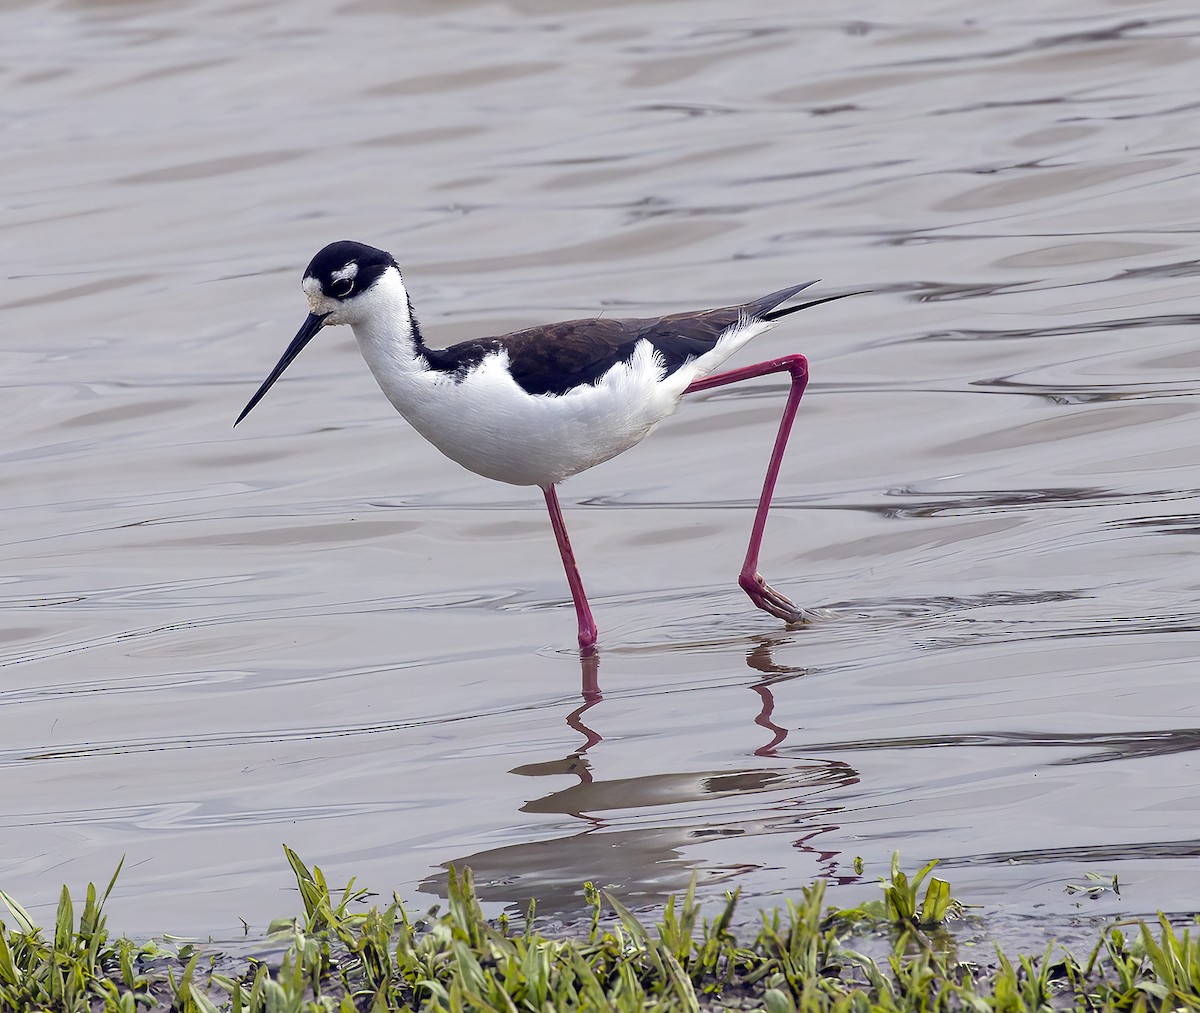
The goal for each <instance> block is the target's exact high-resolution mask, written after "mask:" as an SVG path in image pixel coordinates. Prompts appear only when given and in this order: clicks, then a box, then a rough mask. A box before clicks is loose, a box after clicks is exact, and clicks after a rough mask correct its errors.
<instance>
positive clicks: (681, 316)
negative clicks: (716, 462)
mask: <svg viewBox="0 0 1200 1013" xmlns="http://www.w3.org/2000/svg"><path fill="white" fill-rule="evenodd" d="M812 284H813V282H811V281H810V282H805V283H804V284H803V285H793V286H792V287H791V288H785V289H781V290H780V291H778V292H772V293H771V294H770V295H766V296H763V297H762V298H761V299H756V300H754V301H753V302H748V303H744V304H743V305H741V306H725V307H722V308H720V309H713V310H699V311H692V312H688V313H675V314H672V315H671V316H666V317H648V318H645V319H636V320H620V319H609V318H606V317H592V318H589V319H586V320H564V321H562V322H561V323H555V324H544V325H542V326H540V327H529V328H527V329H525V330H520V331H513V332H512V333H511V334H503V335H500V336H498V337H493V338H473V339H471V340H470V341H463V342H460V343H459V344H457V345H451V346H450V347H449V348H443V349H435V348H424V347H423V348H422V351H423V352H424V354H425V357H426V358H427V359H428V360H429V364H430V365H431V366H432V367H433V368H434V369H437V370H441V371H443V372H447V373H459V374H463V375H465V374H466V373H467V372H468V371H469V370H470V369H471V368H472V367H473V366H476V365H478V364H479V363H480V362H481V361H482V360H483V359H484V358H486V357H487V356H488V355H491V354H493V353H495V352H498V351H500V350H502V349H503V350H505V351H507V352H508V362H509V369H510V370H511V372H512V375H513V379H514V380H516V381H517V383H518V384H519V385H520V386H521V388H522V389H523V390H525V391H526V392H527V393H529V394H564V393H566V392H567V391H568V390H570V389H571V388H572V387H578V386H582V385H584V384H589V383H594V382H595V381H597V380H598V379H600V377H602V376H603V375H604V374H605V373H607V372H608V371H609V370H610V369H612V367H613V366H615V365H616V364H617V363H618V362H623V361H625V360H627V359H629V358H630V356H632V355H633V350H634V348H635V347H636V346H637V344H638V342H639V341H649V342H650V344H651V345H652V346H653V347H654V349H655V350H656V351H657V352H658V354H659V355H660V356H661V357H662V361H663V364H664V365H665V366H666V370H667V373H668V374H670V373H674V372H675V370H677V369H679V367H680V366H682V365H683V364H684V363H685V362H688V361H690V360H691V359H695V358H697V357H699V356H701V355H703V354H704V353H705V352H708V351H710V350H711V349H712V347H713V346H714V345H715V344H716V343H717V339H718V338H719V337H720V336H721V335H722V334H724V333H725V331H727V330H728V329H729V328H730V327H732V326H733V325H734V324H736V323H737V322H738V320H739V319H745V320H747V321H754V320H774V319H777V318H778V317H780V316H784V315H785V314H787V313H793V312H795V311H796V310H800V309H804V308H805V307H807V306H815V305H816V304H817V303H818V302H827V301H828V299H820V300H816V301H815V302H811V303H805V304H804V305H802V306H794V307H790V308H788V309H786V310H779V311H776V312H774V313H772V312H771V311H772V310H774V309H775V307H776V306H778V305H779V304H780V303H782V302H784V301H786V300H787V299H790V298H791V297H792V296H794V295H795V294H796V293H797V292H799V291H800V290H801V289H804V288H807V287H808V286H809V285H812ZM829 298H838V297H837V296H832V297H829Z"/></svg>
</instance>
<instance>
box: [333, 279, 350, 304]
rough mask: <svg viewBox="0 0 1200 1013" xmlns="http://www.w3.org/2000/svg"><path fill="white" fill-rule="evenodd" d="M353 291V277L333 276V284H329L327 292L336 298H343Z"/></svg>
mask: <svg viewBox="0 0 1200 1013" xmlns="http://www.w3.org/2000/svg"><path fill="white" fill-rule="evenodd" d="M353 291H354V279H353V278H335V279H334V281H333V284H332V285H330V286H329V294H330V295H332V296H335V297H336V298H338V299H344V298H345V297H346V296H348V295H349V294H350V293H351V292H353Z"/></svg>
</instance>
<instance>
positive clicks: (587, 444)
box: [360, 323, 767, 487]
mask: <svg viewBox="0 0 1200 1013" xmlns="http://www.w3.org/2000/svg"><path fill="white" fill-rule="evenodd" d="M766 327H767V325H766V324H762V323H755V324H751V325H748V326H739V327H734V328H731V329H730V331H729V332H728V333H727V334H726V335H725V336H724V337H722V338H721V340H720V341H719V342H718V343H717V345H716V347H714V348H713V350H712V351H711V352H708V353H707V354H705V355H703V356H701V357H700V358H698V359H695V360H693V361H692V362H689V363H687V364H685V365H684V366H683V367H681V368H680V369H678V370H676V371H675V372H674V373H672V374H671V375H670V376H664V373H665V370H664V368H663V366H662V363H661V360H660V359H659V358H658V356H657V354H656V353H655V352H654V349H653V347H652V346H651V345H650V343H649V342H645V341H643V342H641V343H640V344H639V345H638V346H637V348H636V349H635V351H634V354H633V357H632V358H631V359H630V360H629V361H628V362H625V363H618V364H617V365H615V366H613V368H612V369H610V370H609V371H608V372H607V373H605V374H604V376H603V377H601V378H600V380H598V381H597V382H596V383H595V384H589V385H587V386H584V387H578V388H576V389H575V390H572V391H570V392H568V393H566V394H559V395H555V394H536V395H534V394H528V393H526V392H525V391H524V390H522V389H521V387H520V386H518V384H517V383H516V381H514V380H513V378H512V376H511V375H510V374H509V373H508V370H507V368H506V365H507V363H506V359H505V357H504V356H503V355H495V356H490V357H488V358H487V359H485V360H484V361H483V362H481V363H480V364H479V366H478V367H476V368H475V369H474V370H472V371H471V372H470V373H469V374H468V375H467V376H465V377H461V378H458V377H455V376H452V375H449V374H445V373H438V372H435V371H431V370H413V369H412V368H411V366H409V367H408V368H403V367H404V366H406V365H408V364H407V363H398V362H397V360H395V359H393V358H392V357H390V356H388V357H386V358H378V357H376V356H375V355H372V354H371V351H372V349H370V348H369V347H368V346H367V345H365V344H363V343H362V342H360V345H362V349H363V355H364V358H366V359H367V363H368V365H370V367H371V370H372V372H373V373H374V374H375V378H376V380H378V382H379V385H380V387H381V388H383V391H384V393H385V394H387V396H388V399H389V400H390V401H391V402H392V404H393V405H394V406H395V408H396V410H397V411H398V412H400V414H401V415H403V416H404V417H405V418H406V419H407V420H408V421H409V422H410V423H411V424H412V426H413V428H414V429H416V430H417V431H418V432H419V433H420V434H421V435H422V436H424V437H425V439H427V440H428V441H429V442H430V443H432V444H433V445H434V446H435V447H437V448H438V449H439V450H440V451H441V452H442V453H443V454H445V455H446V456H447V457H449V458H450V459H451V460H453V461H457V462H458V463H459V464H461V465H462V466H463V467H464V468H467V469H468V470H470V471H473V472H475V473H476V474H479V475H482V476H484V477H485V478H490V479H494V480H496V481H498V482H508V483H510V484H512V485H538V486H543V487H545V486H548V485H552V484H555V483H557V482H561V481H563V480H564V479H567V478H570V477H571V476H572V475H577V474H578V473H579V472H581V471H586V470H587V469H588V468H591V467H594V466H595V465H597V464H600V463H602V462H603V461H607V460H609V459H610V458H612V457H616V455H617V454H620V453H622V452H623V451H626V450H628V449H629V448H630V447H633V446H635V445H636V444H638V443H640V442H641V440H642V439H643V438H644V437H645V436H646V435H647V434H648V433H649V432H650V431H651V430H652V429H653V428H654V427H655V426H656V425H657V424H658V423H659V422H661V421H662V420H663V419H665V418H666V417H667V416H669V415H671V414H672V413H673V412H674V411H675V409H676V407H677V406H678V404H679V399H680V398H681V397H682V395H683V392H684V390H685V389H686V388H687V386H688V384H690V383H691V382H692V381H693V380H695V379H697V378H698V377H701V376H704V375H706V374H707V373H709V372H711V371H712V370H713V369H715V368H716V366H717V365H719V364H720V363H721V362H722V361H723V360H724V359H725V358H727V357H728V356H729V355H731V354H732V353H733V352H734V351H736V350H737V349H738V348H739V347H740V346H741V345H742V344H744V343H745V342H746V341H748V340H749V339H750V338H751V337H753V336H754V334H757V333H759V332H760V331H762V330H764V329H766ZM373 360H375V361H373ZM397 367H401V368H397Z"/></svg>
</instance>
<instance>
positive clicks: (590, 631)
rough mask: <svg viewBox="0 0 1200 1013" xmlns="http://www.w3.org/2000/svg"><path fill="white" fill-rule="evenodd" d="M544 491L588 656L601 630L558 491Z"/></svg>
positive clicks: (582, 649) (580, 638) (581, 648)
mask: <svg viewBox="0 0 1200 1013" xmlns="http://www.w3.org/2000/svg"><path fill="white" fill-rule="evenodd" d="M542 493H543V495H544V496H545V497H546V508H547V509H548V510H549V511H550V523H551V525H553V527H554V537H555V538H557V539H558V551H559V553H560V554H561V555H562V561H563V569H564V570H566V571H567V583H568V584H569V585H570V587H571V598H572V599H573V600H574V602H575V615H576V617H577V618H578V619H579V649H580V650H581V651H582V652H583V653H584V655H585V656H586V655H589V654H591V653H592V651H594V650H595V649H596V634H597V633H598V632H599V631H598V630H597V629H596V620H594V619H593V618H592V609H591V606H589V605H588V600H587V595H585V594H584V593H583V581H582V580H580V579H579V567H577V566H576V565H575V553H574V552H572V551H571V539H570V538H568V537H567V526H566V524H564V523H563V515H562V510H561V509H560V508H559V505H558V493H557V492H555V491H554V486H552V485H548V486H546V487H545V488H544V489H542Z"/></svg>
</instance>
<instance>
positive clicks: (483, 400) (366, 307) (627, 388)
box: [234, 242, 842, 651]
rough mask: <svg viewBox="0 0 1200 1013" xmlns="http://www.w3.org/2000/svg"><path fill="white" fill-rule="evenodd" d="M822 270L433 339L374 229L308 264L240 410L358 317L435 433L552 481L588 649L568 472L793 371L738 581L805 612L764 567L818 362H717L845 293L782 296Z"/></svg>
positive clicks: (519, 473)
mask: <svg viewBox="0 0 1200 1013" xmlns="http://www.w3.org/2000/svg"><path fill="white" fill-rule="evenodd" d="M810 284H812V282H808V283H806V284H803V285H793V286H791V287H790V288H785V289H780V290H779V291H778V292H772V293H771V294H770V295H766V296H763V297H762V298H760V299H755V300H753V301H751V302H748V303H743V304H742V305H740V306H727V307H724V308H722V309H711V310H697V311H692V312H687V313H676V314H673V315H671V316H665V317H649V318H644V319H636V320H618V319H609V318H600V317H593V318H591V319H586V320H569V321H564V322H562V323H554V324H545V325H542V326H540V327H531V328H529V329H527V330H522V331H515V332H513V333H511V334H504V335H500V336H499V337H490V338H476V339H473V340H470V341H464V342H461V343H460V344H457V345H453V346H451V347H450V348H443V349H435V348H430V347H428V346H427V345H426V344H425V342H424V340H423V339H422V336H421V330H420V328H419V327H418V325H417V319H416V317H415V316H414V315H413V310H412V304H411V302H410V300H409V297H408V292H407V290H406V289H405V287H404V282H403V280H402V279H401V277H400V269H399V268H398V267H397V266H396V262H395V261H394V260H393V259H392V257H391V255H390V254H388V253H385V252H384V251H383V250H377V249H375V248H373V247H370V246H364V245H363V244H362V243H352V242H339V243H333V244H331V245H329V246H326V247H325V248H324V249H323V250H321V252H320V253H318V254H317V255H316V256H315V257H314V258H313V259H312V262H311V263H310V264H309V265H308V268H307V270H306V271H305V272H304V280H303V282H302V286H301V287H302V288H303V290H304V294H305V295H306V296H307V297H308V305H309V311H310V312H309V315H308V319H306V320H305V322H304V325H303V326H302V327H301V328H300V330H299V332H298V333H297V334H296V337H295V338H294V339H293V340H292V343H291V344H290V345H288V347H287V350H286V351H285V352H284V353H283V357H282V358H281V359H280V360H279V362H278V364H277V365H276V366H275V368H274V369H273V370H272V371H271V373H270V375H269V376H268V377H267V379H266V380H265V381H264V382H263V384H262V386H260V387H259V389H258V391H257V393H256V394H255V395H254V397H252V398H251V399H250V402H249V404H247V405H246V407H245V409H244V410H243V411H242V413H241V415H239V416H238V420H237V421H238V422H240V421H241V420H242V419H243V418H245V417H246V415H247V414H248V413H249V412H250V410H251V409H252V408H253V407H254V406H255V405H256V404H258V402H259V399H260V398H262V396H263V395H264V394H265V393H266V392H267V390H268V389H269V388H270V387H271V385H272V384H273V383H274V382H275V381H276V380H277V379H279V377H280V375H281V374H282V373H283V371H284V370H285V369H286V368H287V367H288V365H289V364H290V363H291V362H292V360H293V359H295V358H296V356H297V355H299V354H300V351H301V350H302V349H303V348H304V346H305V345H306V344H308V342H309V341H310V340H311V339H312V338H313V336H314V335H315V334H316V333H317V332H318V331H319V330H321V328H322V327H326V326H329V325H332V324H349V325H350V326H351V327H352V328H353V329H354V336H355V338H357V339H358V345H359V349H360V350H361V351H362V354H363V358H364V359H366V361H367V365H368V366H370V368H371V372H372V373H374V374H375V379H376V380H377V381H378V383H379V386H380V387H381V388H382V389H383V392H384V393H385V394H386V395H387V397H388V400H390V401H391V402H392V404H393V405H394V406H395V408H396V410H397V411H398V412H400V414H401V415H403V416H404V417H405V418H406V419H407V420H408V421H409V422H410V423H411V424H412V426H413V428H415V429H416V430H417V431H418V432H419V433H420V434H421V435H422V436H424V437H425V438H426V439H427V440H429V442H430V443H432V444H433V445H434V446H435V447H437V448H438V449H439V450H440V451H442V453H444V454H445V455H446V456H447V457H449V458H451V459H452V460H454V461H457V462H458V463H459V464H461V465H462V466H463V467H465V468H467V469H469V470H470V471H473V472H475V473H477V474H479V475H483V476H484V477H485V478H492V479H495V480H496V481H499V482H508V483H511V484H513V485H536V486H539V487H540V488H541V490H542V493H543V495H544V496H545V499H546V506H547V508H548V509H549V511H550V522H551V525H552V526H553V528H554V534H555V537H556V538H557V540H558V548H559V552H560V553H561V555H562V561H563V566H564V567H565V569H566V573H567V582H568V584H569V585H570V588H571V597H572V598H573V600H574V602H575V612H576V618H577V620H578V625H579V646H580V648H582V649H583V650H585V651H590V650H591V649H592V648H593V647H594V646H595V643H596V634H597V630H596V623H595V621H594V619H593V618H592V612H591V608H590V606H589V605H588V601H587V596H586V595H585V594H584V591H583V583H582V581H581V579H580V577H579V571H578V568H577V567H576V565H575V557H574V554H573V553H572V550H571V543H570V541H569V539H568V537H567V529H566V526H565V524H564V522H563V518H562V511H561V510H560V508H559V505H558V494H557V492H556V491H555V487H556V485H557V484H558V483H559V482H562V481H563V480H564V479H567V478H570V477H571V476H572V475H576V474H578V473H579V472H581V471H585V470H586V469H588V468H591V467H594V466H595V465H597V464H600V463H602V462H603V461H607V460H609V459H610V458H612V457H615V456H616V455H617V454H620V453H622V452H624V451H626V450H628V449H629V448H630V447H633V446H635V445H636V444H637V443H640V442H641V440H642V439H643V437H645V436H646V435H647V434H648V433H649V432H650V430H652V429H653V428H654V427H655V426H656V425H657V424H658V423H659V422H661V421H662V420H663V419H665V418H666V417H667V416H668V415H671V414H672V413H673V412H674V411H675V409H676V407H677V406H678V404H679V400H680V398H682V397H683V395H684V394H689V393H692V392H695V391H701V390H708V389H710V388H712V387H720V386H723V385H725V384H729V383H736V382H738V381H739V380H746V379H750V378H751V377H756V376H763V375H766V374H768V373H779V372H786V373H788V374H789V375H790V376H791V390H790V392H789V394H788V399H787V403H786V405H785V407H784V411H783V419H782V421H781V422H780V425H779V433H778V436H777V437H776V440H775V447H774V450H773V451H772V454H771V460H770V464H769V465H768V467H767V474H766V478H765V480H764V482H763V489H762V496H761V498H760V500H759V505H758V512H757V514H756V515H755V518H754V526H753V528H752V530H751V534H750V545H749V548H748V549H747V551H746V559H745V562H744V563H743V565H742V571H741V574H740V576H739V578H738V583H739V584H740V585H741V587H742V588H743V589H744V590H745V591H746V593H747V594H748V595H749V596H750V599H751V601H753V602H754V604H755V605H756V606H757V607H758V608H760V609H763V610H764V611H766V612H769V613H770V614H771V615H773V616H777V617H778V618H780V619H783V620H784V621H785V622H789V623H791V622H798V621H801V620H803V619H804V618H805V612H804V610H803V609H801V608H799V607H798V606H796V605H795V604H793V603H792V602H791V601H790V600H789V599H788V598H786V597H785V596H784V595H782V594H780V593H779V592H778V591H776V590H775V589H774V588H772V587H771V585H769V584H768V583H767V582H766V581H765V580H763V578H762V576H761V575H760V574H759V572H758V554H759V546H760V544H761V542H762V536H763V529H764V528H765V526H766V520H767V511H768V510H769V508H770V505H771V495H772V493H773V491H774V487H775V480H776V476H777V475H778V472H779V465H780V462H781V461H782V458H783V451H784V447H785V446H786V444H787V439H788V434H789V432H790V431H791V427H792V420H793V418H794V416H795V414H796V408H797V406H798V405H799V403H800V397H801V395H802V394H803V393H804V386H805V384H806V383H807V381H808V365H807V363H806V362H805V359H804V357H803V356H802V355H788V356H784V357H783V358H779V359H773V360H771V361H770V362H762V363H758V364H757V365H753V366H745V367H743V368H741V369H734V370H730V371H729V372H726V373H718V374H716V375H710V374H711V373H712V371H713V370H714V369H716V368H717V367H718V366H719V365H720V364H721V363H722V362H724V361H725V360H726V359H727V358H729V356H731V355H732V354H733V353H734V352H736V351H737V350H738V349H739V348H741V347H742V346H743V345H744V344H746V342H748V341H749V340H750V339H751V338H753V337H754V336H755V335H757V334H761V333H762V332H763V331H765V330H767V329H768V328H769V327H770V326H771V323H772V322H773V321H775V320H778V319H780V318H781V317H784V316H787V315H788V314H789V313H795V312H796V311H797V310H802V309H805V308H807V307H809V306H816V305H818V304H819V303H823V302H829V301H830V300H831V299H838V298H842V296H827V297H825V298H823V299H815V300H813V301H811V302H807V303H801V304H800V305H798V306H789V307H786V308H784V309H780V308H779V307H780V306H781V305H782V304H783V303H785V302H786V301H787V300H789V299H791V298H792V297H793V296H795V295H796V293H798V292H800V291H801V290H802V289H804V288H807V287H808V285H810ZM234 424H235V425H236V424H237V423H236V422H235V423H234Z"/></svg>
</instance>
